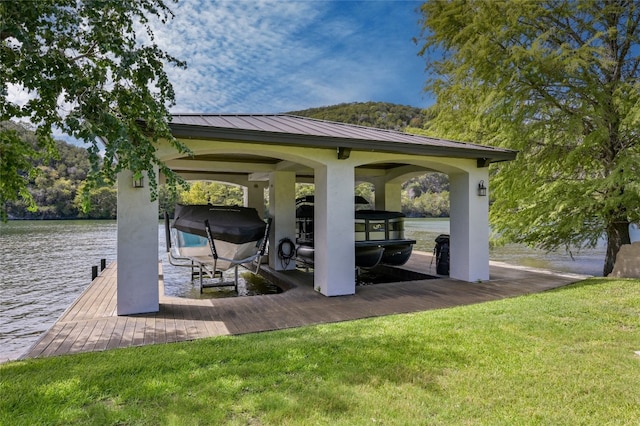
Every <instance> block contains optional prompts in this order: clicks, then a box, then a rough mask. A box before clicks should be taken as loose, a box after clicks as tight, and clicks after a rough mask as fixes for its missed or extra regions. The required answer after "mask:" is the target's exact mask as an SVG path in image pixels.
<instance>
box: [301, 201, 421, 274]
mask: <svg viewBox="0 0 640 426" xmlns="http://www.w3.org/2000/svg"><path fill="white" fill-rule="evenodd" d="M354 201H355V218H354V219H355V262H356V266H357V267H359V268H373V267H375V266H376V265H378V264H386V265H393V266H401V265H404V264H405V263H406V262H407V261H408V260H409V257H411V252H412V251H413V245H414V244H415V243H416V241H415V240H410V239H405V238H404V218H405V215H404V213H401V212H393V211H386V210H371V209H366V208H363V207H365V206H366V207H368V206H369V203H368V202H367V201H366V200H365V199H364V198H362V197H356V198H355V200H354ZM313 203H314V198H313V196H306V197H302V198H299V199H297V200H296V206H297V208H296V221H297V233H298V235H297V241H296V242H297V243H298V247H297V250H296V255H297V258H298V260H299V261H300V262H301V263H303V264H305V265H308V266H313V264H314V257H315V256H314V255H315V247H314V238H313V232H314V223H313V222H314V220H313V219H314V209H313Z"/></svg>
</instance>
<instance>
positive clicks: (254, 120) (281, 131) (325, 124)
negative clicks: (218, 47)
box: [170, 114, 517, 162]
mask: <svg viewBox="0 0 640 426" xmlns="http://www.w3.org/2000/svg"><path fill="white" fill-rule="evenodd" d="M172 118H173V120H172V122H171V123H170V127H171V129H172V132H173V135H174V136H175V137H176V138H191V139H212V140H232V141H243V142H247V143H268V144H278V145H293V146H309V147H322V148H338V147H342V148H351V149H353V150H357V151H380V152H391V153H405V154H417V155H429V156H440V157H457V158H477V159H479V160H480V159H482V160H483V161H485V162H492V161H505V160H513V159H515V157H516V153H517V152H516V151H512V150H507V149H502V148H495V147H489V146H483V145H476V144H470V143H463V142H455V141H450V140H445V139H436V138H429V137H425V136H419V135H414V134H410V133H404V132H398V131H393V130H384V129H377V128H373V127H364V126H357V125H353V124H346V123H337V122H332V121H325V120H317V119H313V118H308V117H299V116H294V115H288V114H173V115H172Z"/></svg>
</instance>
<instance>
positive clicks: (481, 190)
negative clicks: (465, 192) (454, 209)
mask: <svg viewBox="0 0 640 426" xmlns="http://www.w3.org/2000/svg"><path fill="white" fill-rule="evenodd" d="M478 195H479V196H480V197H486V196H487V187H486V186H484V181H483V180H481V181H480V183H478Z"/></svg>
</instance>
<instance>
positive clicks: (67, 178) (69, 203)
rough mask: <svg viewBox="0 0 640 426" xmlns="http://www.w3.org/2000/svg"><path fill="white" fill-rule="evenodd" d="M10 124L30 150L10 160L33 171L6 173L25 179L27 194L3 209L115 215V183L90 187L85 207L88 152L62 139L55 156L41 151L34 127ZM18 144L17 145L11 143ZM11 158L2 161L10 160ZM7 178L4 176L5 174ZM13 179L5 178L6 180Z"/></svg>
mask: <svg viewBox="0 0 640 426" xmlns="http://www.w3.org/2000/svg"><path fill="white" fill-rule="evenodd" d="M6 125H7V128H11V129H12V130H13V131H15V132H16V133H17V134H18V136H19V138H20V141H21V145H20V146H21V147H22V149H24V150H25V152H29V153H31V154H28V155H26V154H25V155H21V156H18V157H14V159H13V160H11V162H12V163H13V164H16V163H17V162H22V163H21V166H20V168H21V170H31V171H32V173H31V175H27V174H13V175H11V174H8V175H7V177H12V176H13V177H14V178H15V179H22V180H24V184H25V185H26V186H25V188H26V194H25V196H23V197H16V198H15V199H13V200H6V201H5V203H4V204H3V206H2V210H3V212H4V214H5V215H7V217H8V218H12V219H70V218H77V217H82V218H92V219H113V218H115V204H116V190H115V188H114V187H113V186H111V185H109V186H102V187H95V188H91V189H88V190H87V191H86V194H84V197H86V196H87V194H88V196H89V197H90V200H91V208H90V209H89V210H86V211H83V210H82V205H83V202H84V198H83V188H84V187H85V185H86V182H85V179H86V177H87V174H88V173H89V169H90V164H89V153H88V152H87V150H86V149H84V148H80V147H77V146H74V145H71V144H68V143H66V142H63V141H55V142H54V143H55V151H56V156H55V157H53V158H52V157H46V156H43V155H38V154H39V152H38V141H37V138H36V135H35V133H34V132H33V131H31V130H29V129H28V128H25V127H23V126H19V125H15V124H13V123H6ZM10 146H12V147H16V145H10ZM8 163H9V161H7V162H3V164H8ZM3 178H4V176H3ZM7 181H10V179H7V180H5V179H2V184H3V185H4V184H6V182H7Z"/></svg>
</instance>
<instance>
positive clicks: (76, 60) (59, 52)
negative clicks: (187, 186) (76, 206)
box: [0, 0, 186, 204]
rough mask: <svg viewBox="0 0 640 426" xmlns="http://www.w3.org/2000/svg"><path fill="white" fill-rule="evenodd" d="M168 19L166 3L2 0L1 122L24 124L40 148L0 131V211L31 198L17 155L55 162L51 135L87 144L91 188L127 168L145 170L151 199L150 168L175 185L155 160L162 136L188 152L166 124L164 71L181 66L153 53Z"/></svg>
mask: <svg viewBox="0 0 640 426" xmlns="http://www.w3.org/2000/svg"><path fill="white" fill-rule="evenodd" d="M171 17H172V14H171V11H170V10H169V8H168V7H167V5H166V4H165V1H164V0H131V1H99V0H95V1H94V0H55V1H54V0H40V1H2V2H0V57H1V58H2V61H1V62H0V92H2V97H1V101H0V122H7V121H25V122H28V123H31V124H32V125H33V126H35V128H36V130H35V134H36V139H37V142H38V144H37V149H36V152H33V151H29V149H28V147H27V146H26V145H25V144H24V142H23V140H21V138H20V135H19V134H18V133H17V132H16V131H14V130H12V129H10V128H7V127H6V126H2V127H0V137H1V139H0V140H1V141H2V145H1V147H2V151H1V152H0V155H1V157H0V172H1V173H2V176H1V177H2V182H6V184H4V183H3V185H2V186H0V204H4V202H5V201H6V200H14V199H16V198H20V197H23V198H25V199H26V200H29V197H28V194H27V192H26V182H27V180H26V179H25V178H24V177H25V176H28V175H29V174H32V172H33V169H30V168H29V167H28V166H29V164H28V162H24V161H16V158H15V156H16V155H22V156H23V157H27V158H29V157H33V156H36V155H42V156H44V158H46V159H49V158H54V157H55V155H56V144H55V142H54V140H53V138H52V132H53V131H54V130H55V129H57V130H58V131H60V132H63V133H65V134H67V135H70V136H72V137H74V138H76V139H79V140H82V141H84V142H85V143H86V144H87V147H88V151H89V154H90V156H89V158H90V162H91V168H90V170H89V175H88V180H89V183H88V185H87V188H89V189H90V188H95V187H96V186H98V185H99V183H100V182H113V181H114V179H115V176H116V174H117V173H118V172H119V171H121V170H125V169H128V170H131V171H133V172H134V173H136V174H141V173H142V172H143V171H146V172H147V173H148V174H149V176H150V178H149V181H150V182H151V183H152V189H153V191H154V194H155V190H156V186H155V182H156V179H155V177H156V173H155V169H154V166H158V167H159V169H160V171H161V172H162V173H163V174H165V176H167V178H168V181H169V183H170V184H175V183H176V182H177V181H179V178H178V177H177V176H176V175H175V174H174V173H173V172H171V170H169V169H168V168H167V167H165V166H164V165H163V164H162V163H160V162H159V161H158V160H157V159H156V157H155V142H156V141H157V140H158V139H160V138H164V139H167V140H169V141H171V142H172V144H173V145H174V146H175V147H176V148H177V149H178V150H180V151H182V152H185V151H186V147H184V145H182V144H181V143H179V142H178V141H177V140H176V139H175V138H173V136H172V135H171V132H170V129H169V127H168V121H169V112H168V108H169V107H170V106H171V105H172V104H173V102H174V91H173V88H172V86H171V83H170V82H169V80H168V78H167V74H166V73H165V70H164V67H165V66H178V67H183V66H185V64H184V63H183V62H180V61H179V60H177V59H176V58H174V57H172V56H170V55H168V54H166V53H165V52H164V51H162V50H161V49H159V48H158V47H157V45H156V44H155V43H154V36H153V32H152V31H151V26H150V22H151V21H150V20H151V19H157V20H160V21H162V22H165V21H166V20H168V19H170V18H171ZM142 122H144V127H143V126H142V125H141V123H142ZM15 176H20V177H21V178H16V177H15Z"/></svg>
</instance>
